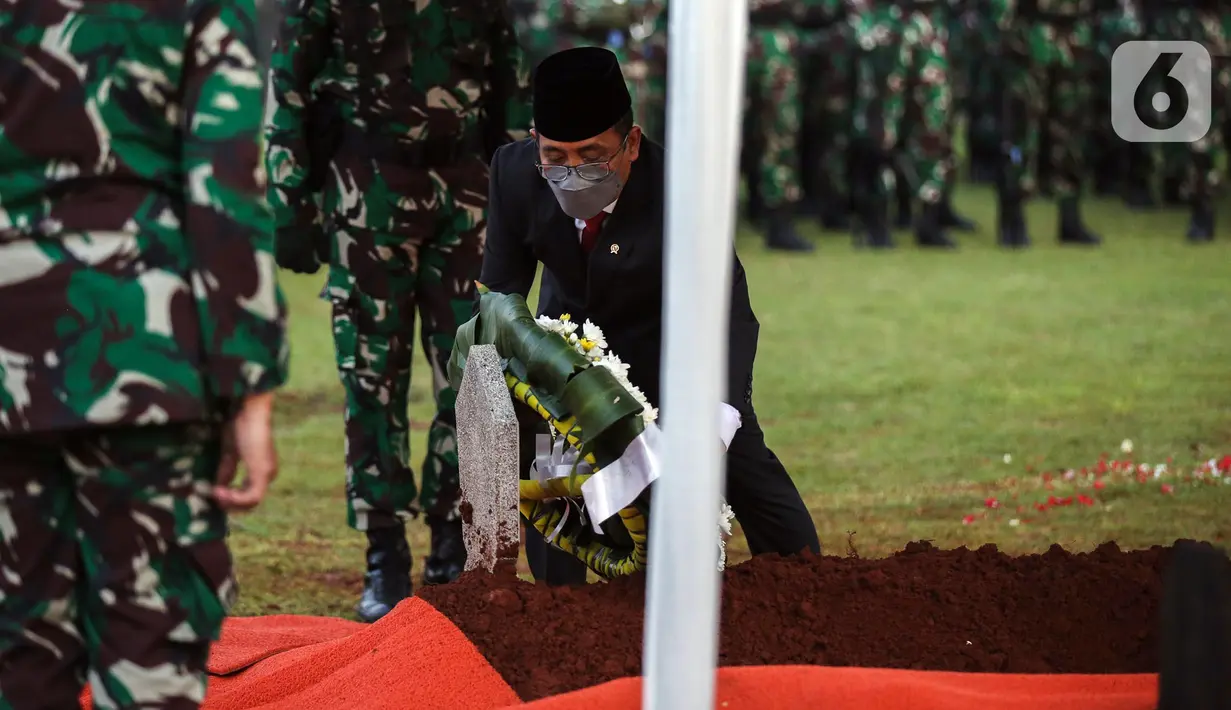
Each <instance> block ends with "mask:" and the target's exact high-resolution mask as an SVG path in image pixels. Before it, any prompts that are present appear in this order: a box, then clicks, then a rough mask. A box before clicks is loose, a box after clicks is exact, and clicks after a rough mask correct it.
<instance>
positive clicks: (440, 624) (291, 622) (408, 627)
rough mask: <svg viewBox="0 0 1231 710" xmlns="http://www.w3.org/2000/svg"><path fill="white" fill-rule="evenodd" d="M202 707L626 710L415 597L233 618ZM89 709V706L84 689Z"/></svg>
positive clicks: (980, 683) (1076, 678)
mask: <svg viewBox="0 0 1231 710" xmlns="http://www.w3.org/2000/svg"><path fill="white" fill-rule="evenodd" d="M209 669H210V673H211V676H212V677H211V678H210V687H209V694H208V697H207V698H206V701H205V706H204V707H205V710H257V708H260V709H261V710H291V709H292V708H296V709H298V708H329V710H348V709H349V708H355V709H356V710H395V709H396V710H402V709H403V708H414V709H415V710H437V709H439V710H498V709H499V708H508V707H522V708H527V709H533V710H573V709H574V708H577V707H585V708H588V709H590V710H628V709H629V708H636V707H639V706H640V702H641V679H640V678H625V679H622V680H617V681H613V682H611V683H605V684H603V685H599V686H595V687H593V688H586V689H584V690H579V691H577V692H574V693H568V694H566V695H560V696H556V697H553V698H546V699H543V700H539V701H536V702H533V703H528V704H523V703H521V702H520V699H519V698H518V697H517V695H516V693H514V692H513V690H512V689H511V688H510V687H509V686H508V684H507V683H505V682H504V680H503V679H501V677H500V675H499V674H497V673H496V671H495V670H494V669H493V668H492V667H491V666H490V665H488V663H487V661H485V660H484V659H483V657H482V656H480V655H479V652H478V650H477V649H476V648H475V647H474V645H473V644H471V643H470V641H468V640H467V639H466V637H465V636H464V635H463V634H462V632H461V631H460V630H458V628H457V627H456V626H454V625H453V624H452V623H451V622H450V621H449V620H448V619H446V618H445V617H444V616H443V615H441V614H440V613H439V612H437V611H436V610H435V609H433V608H432V607H431V606H429V605H428V604H427V603H426V602H423V601H420V600H418V599H409V600H407V601H405V602H403V603H402V604H400V605H398V607H397V609H395V610H394V611H393V612H392V613H391V614H389V616H387V617H386V618H384V619H382V620H381V621H380V622H378V623H376V624H372V625H367V624H360V623H358V622H353V621H345V620H342V619H330V618H322V617H296V616H268V617H256V618H236V619H230V620H228V621H227V623H226V626H225V628H224V629H223V634H222V640H221V641H219V642H218V644H217V645H216V646H215V648H214V651H213V655H212V656H211V658H210V663H209ZM1157 692H1158V691H1157V679H1156V677H1155V676H1154V675H1103V676H1088V675H1051V676H1045V675H996V674H971V673H939V672H929V671H898V670H882V669H875V668H821V667H815V666H762V667H748V668H723V669H721V670H719V671H718V703H717V706H718V707H719V708H721V709H723V710H739V709H742V708H748V709H749V710H752V709H754V708H755V709H756V710H796V709H799V710H804V709H807V710H812V709H813V708H825V709H826V710H985V709H986V708H996V709H997V710H1071V708H1082V710H1152V708H1153V707H1154V705H1155V701H1156V698H1157ZM82 706H83V707H84V708H89V707H90V702H89V693H88V691H87V693H86V694H85V696H84V697H83V698H82Z"/></svg>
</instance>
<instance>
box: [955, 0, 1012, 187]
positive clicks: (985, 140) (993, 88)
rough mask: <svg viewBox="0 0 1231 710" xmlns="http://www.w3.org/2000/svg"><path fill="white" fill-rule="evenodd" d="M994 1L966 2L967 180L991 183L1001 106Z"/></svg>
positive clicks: (997, 156) (996, 164)
mask: <svg viewBox="0 0 1231 710" xmlns="http://www.w3.org/2000/svg"><path fill="white" fill-rule="evenodd" d="M995 1H996V0H966V8H965V10H966V11H965V13H964V21H963V24H964V26H965V28H966V35H965V43H964V53H965V54H966V56H967V57H968V58H969V59H968V61H967V62H966V73H967V78H966V81H965V83H966V86H967V89H966V93H967V100H966V102H965V106H964V107H963V108H964V112H965V114H966V130H967V133H966V135H967V139H966V152H967V153H968V154H969V156H970V180H971V182H974V183H977V184H985V183H992V182H995V180H996V176H997V175H998V174H999V172H1000V142H1001V140H1000V106H1001V104H1002V103H1003V101H1002V98H1001V97H1002V94H1003V85H1004V81H1003V64H1002V63H1001V62H999V61H998V60H999V57H1000V56H1001V52H1000V42H1001V39H1002V37H1001V31H1000V27H999V26H998V25H997V24H996V20H995V17H994V14H993V12H992V8H991V3H992V2H995Z"/></svg>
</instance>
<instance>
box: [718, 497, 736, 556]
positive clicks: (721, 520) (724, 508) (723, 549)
mask: <svg viewBox="0 0 1231 710" xmlns="http://www.w3.org/2000/svg"><path fill="white" fill-rule="evenodd" d="M734 519H735V511H734V510H731V506H729V505H727V501H726V500H725V499H724V500H723V501H722V502H721V504H720V506H719V509H718V570H719V571H720V572H721V571H722V570H724V569H726V567H727V538H729V537H731V521H732V520H734Z"/></svg>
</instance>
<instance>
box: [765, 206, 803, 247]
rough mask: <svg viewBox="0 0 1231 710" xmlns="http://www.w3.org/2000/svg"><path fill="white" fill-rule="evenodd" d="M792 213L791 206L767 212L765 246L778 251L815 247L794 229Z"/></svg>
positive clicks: (793, 211) (793, 210)
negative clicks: (767, 227) (767, 226)
mask: <svg viewBox="0 0 1231 710" xmlns="http://www.w3.org/2000/svg"><path fill="white" fill-rule="evenodd" d="M794 213H795V209H794V208H793V207H779V208H777V209H775V210H773V211H771V212H769V218H768V222H769V229H768V230H767V231H766V232H765V246H767V247H769V248H770V249H776V250H778V251H812V250H813V249H814V248H815V247H814V246H813V245H812V242H809V241H808V240H806V239H804V238H803V237H801V236H799V232H796V231H795V222H794V220H793V217H794V216H795V214H794Z"/></svg>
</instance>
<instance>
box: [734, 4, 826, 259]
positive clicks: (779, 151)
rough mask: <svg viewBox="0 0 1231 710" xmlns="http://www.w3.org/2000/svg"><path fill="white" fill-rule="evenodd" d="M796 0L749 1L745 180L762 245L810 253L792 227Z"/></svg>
mask: <svg viewBox="0 0 1231 710" xmlns="http://www.w3.org/2000/svg"><path fill="white" fill-rule="evenodd" d="M801 9H802V5H801V3H800V0H751V2H749V12H750V15H749V20H750V26H751V29H750V36H749V39H748V63H747V65H746V66H747V73H746V78H745V80H744V83H745V89H746V94H747V96H746V100H745V107H746V116H747V120H746V121H745V126H746V131H748V132H749V133H750V134H751V135H746V136H745V140H750V141H752V142H753V143H754V145H756V146H757V149H755V150H753V151H752V153H753V155H754V156H755V157H754V160H755V165H753V166H752V170H751V173H752V174H751V175H750V176H749V179H750V180H755V181H756V183H757V185H756V190H755V191H756V193H757V194H758V196H759V199H760V200H761V202H762V204H763V205H764V209H765V216H766V223H767V226H766V232H765V245H766V246H767V247H769V248H770V249H778V250H783V251H811V250H812V248H813V246H812V243H811V242H809V241H807V240H805V239H804V238H803V237H801V236H800V235H799V233H798V232H796V231H795V225H794V223H793V218H794V213H795V205H796V203H797V202H798V201H799V198H800V189H799V170H800V165H799V130H800V128H799V127H800V111H801V109H802V102H801V100H800V95H799V62H798V59H797V56H796V52H797V51H798V48H799V36H798V31H797V30H796V29H795V23H796V22H798V20H799V17H800V12H799V11H800V10H801Z"/></svg>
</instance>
